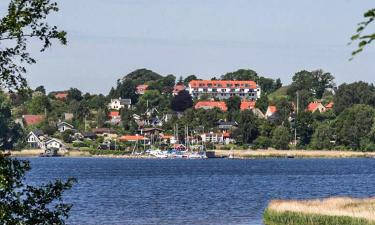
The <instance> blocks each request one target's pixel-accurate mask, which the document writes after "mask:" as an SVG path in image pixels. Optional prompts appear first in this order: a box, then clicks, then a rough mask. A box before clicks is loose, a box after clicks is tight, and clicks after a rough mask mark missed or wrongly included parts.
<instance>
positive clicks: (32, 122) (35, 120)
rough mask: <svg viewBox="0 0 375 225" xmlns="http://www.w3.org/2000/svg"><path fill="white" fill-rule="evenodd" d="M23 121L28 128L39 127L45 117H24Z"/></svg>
mask: <svg viewBox="0 0 375 225" xmlns="http://www.w3.org/2000/svg"><path fill="white" fill-rule="evenodd" d="M22 118H23V121H24V122H25V125H26V126H32V125H37V124H39V123H41V122H42V121H43V120H44V115H23V116H22Z"/></svg>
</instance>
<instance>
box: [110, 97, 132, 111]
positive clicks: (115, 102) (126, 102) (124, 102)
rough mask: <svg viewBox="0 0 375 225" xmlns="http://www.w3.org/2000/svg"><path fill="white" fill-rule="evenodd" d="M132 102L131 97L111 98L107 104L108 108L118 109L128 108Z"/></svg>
mask: <svg viewBox="0 0 375 225" xmlns="http://www.w3.org/2000/svg"><path fill="white" fill-rule="evenodd" d="M131 104H132V100H131V99H121V98H119V99H111V102H110V103H109V104H108V108H109V109H115V110H120V109H122V108H125V107H126V108H128V109H129V108H130V107H131Z"/></svg>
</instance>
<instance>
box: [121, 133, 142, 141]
mask: <svg viewBox="0 0 375 225" xmlns="http://www.w3.org/2000/svg"><path fill="white" fill-rule="evenodd" d="M119 140H120V141H130V142H138V141H144V140H147V138H145V137H144V136H142V135H138V134H136V135H124V136H121V137H120V138H119Z"/></svg>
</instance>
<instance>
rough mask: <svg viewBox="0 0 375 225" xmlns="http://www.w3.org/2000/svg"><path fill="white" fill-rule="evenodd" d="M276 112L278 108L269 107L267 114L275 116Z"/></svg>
mask: <svg viewBox="0 0 375 225" xmlns="http://www.w3.org/2000/svg"><path fill="white" fill-rule="evenodd" d="M275 112H277V108H276V106H274V105H270V106H268V108H267V113H271V114H274V113H275Z"/></svg>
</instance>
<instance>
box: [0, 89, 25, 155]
mask: <svg viewBox="0 0 375 225" xmlns="http://www.w3.org/2000/svg"><path fill="white" fill-rule="evenodd" d="M23 135H24V133H23V130H22V129H21V127H20V126H19V125H18V124H16V123H14V121H13V120H12V114H11V110H10V104H9V102H8V101H7V100H6V99H5V97H4V96H2V94H1V93H0V150H11V149H13V148H14V146H15V144H16V143H17V142H18V140H20V139H21V138H23ZM0 154H1V153H0Z"/></svg>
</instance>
